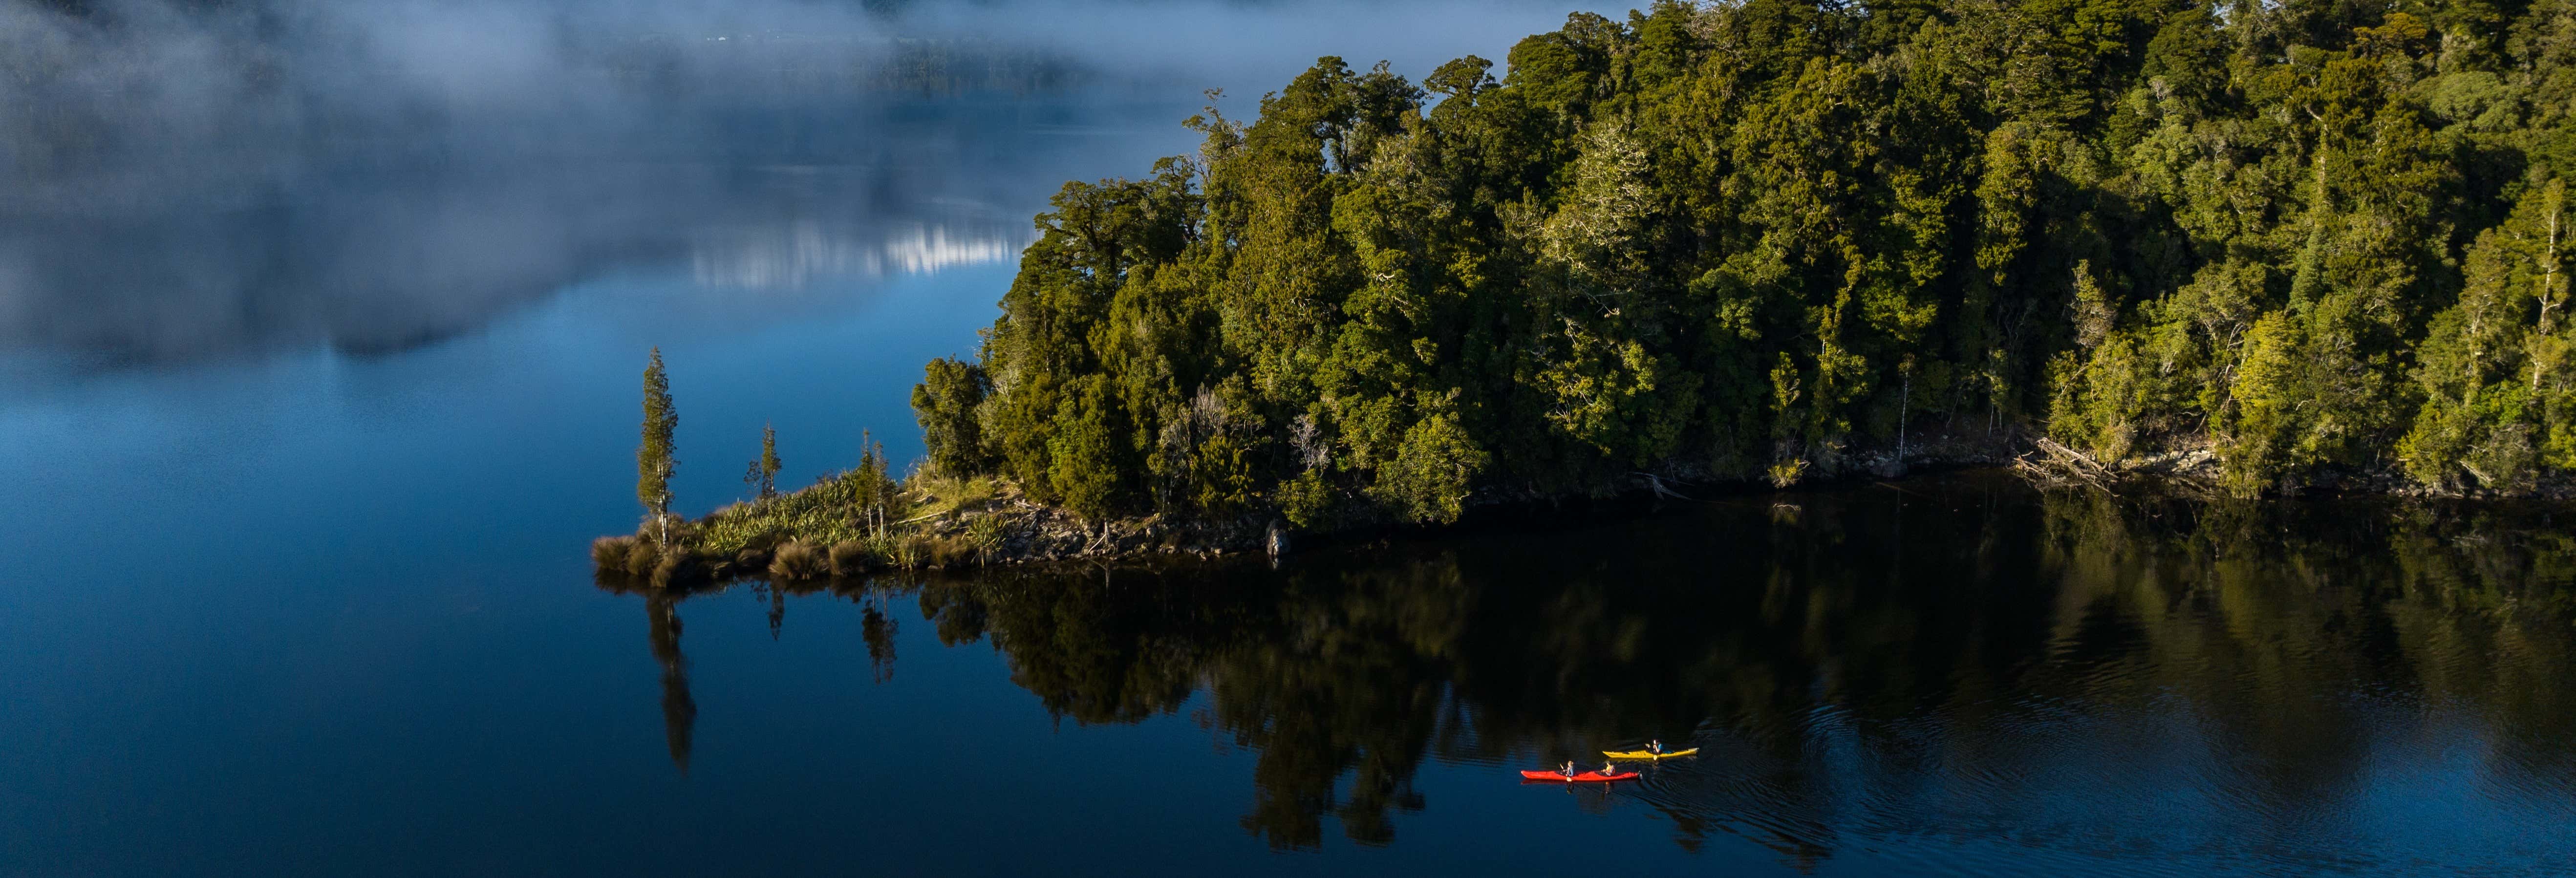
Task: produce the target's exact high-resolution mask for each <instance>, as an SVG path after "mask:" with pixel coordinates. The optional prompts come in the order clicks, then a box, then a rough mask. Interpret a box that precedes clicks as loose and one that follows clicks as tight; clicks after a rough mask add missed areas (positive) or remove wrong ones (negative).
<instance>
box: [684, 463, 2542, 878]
mask: <svg viewBox="0 0 2576 878" xmlns="http://www.w3.org/2000/svg"><path fill="white" fill-rule="evenodd" d="M2558 511H2560V510H2554V509H2553V508H2551V507H2543V506H2451V507H2431V506H2421V505H2405V504H2398V503H2383V502H2354V501H2336V502H2331V503H2328V502H2296V503H2269V504H2260V505H2255V504H2245V505H2226V504H2222V505H2205V504H2198V503H2192V502H2185V501H2180V500H2167V499H2116V498H2109V497H2101V496H2082V495H2063V496H2041V495H2038V494H2035V493H2033V492H2031V491H2029V490H2028V489H2026V488H2024V487H2023V486H2021V485H2020V484H2019V483H2018V482H2014V481H2011V480H2010V479H2008V478H2006V477H2002V476H2000V475H1997V474H1991V473H1967V474H1960V475H1953V476H1945V477H1938V478H1933V479H1926V480H1919V481H1914V482H1908V483H1905V484H1903V485H1882V486H1874V487H1862V488H1850V489H1837V490H1833V491H1824V492H1813V493H1802V494H1788V495H1765V496H1758V497H1742V498H1735V499H1727V500H1720V501H1716V502H1710V503H1702V504H1692V505H1691V506H1690V507H1689V508H1686V509H1682V510H1667V511H1665V512H1664V513H1662V514H1657V515H1653V516H1648V517H1644V518H1640V519H1632V520H1625V521H1618V522H1611V523H1602V524H1594V525H1587V526H1580V527H1572V528H1567V527H1562V526H1560V527H1556V528H1553V529H1493V530H1486V531H1483V532H1478V533H1470V534H1462V535H1457V536H1454V537H1446V538H1439V539H1430V540H1421V541H1411V542H1399V543H1393V544H1375V545H1347V546H1342V547H1338V548H1334V549H1331V550H1328V551H1322V552H1317V553H1314V554H1310V555H1305V556H1299V557H1295V558H1292V559H1290V560H1289V561H1288V562H1287V563H1285V564H1282V565H1280V566H1279V567H1277V568H1275V569H1274V568H1273V567H1271V566H1270V565H1267V564H1261V563H1239V562H1233V563H1209V562H1190V563H1179V564H1169V565H1158V566H1141V567H1133V568H1120V569H1108V570H1104V569H1097V568H1094V569H1052V570H995V571H987V572H984V573H982V574H980V575H973V576H962V577H951V578H930V579H927V580H924V581H920V582H913V583H906V584H902V585H889V584H885V583H845V584H840V585H835V586H832V587H830V590H831V591H832V592H834V593H835V594H838V595H840V596H842V597H846V598H850V599H852V600H854V601H857V602H859V603H860V604H861V605H862V612H863V613H864V614H865V620H864V625H865V628H864V630H865V631H866V632H867V634H866V636H867V641H868V653H869V656H870V660H871V662H872V664H874V665H875V670H876V674H877V677H878V679H880V680H884V679H887V678H888V677H889V676H890V674H891V673H892V664H893V659H894V655H893V649H892V643H893V637H892V632H893V628H894V623H893V621H892V620H891V619H889V618H887V617H886V616H885V615H884V610H883V608H884V599H885V597H887V596H889V595H894V594H906V593H908V594H911V595H913V596H915V597H916V599H917V602H918V606H919V608H920V612H921V615H922V618H923V620H924V621H925V622H926V623H927V624H929V625H931V626H932V627H933V629H934V630H935V632H936V634H937V637H938V639H939V641H940V642H941V643H943V644H946V645H952V646H953V645H958V644H965V643H974V642H989V643H990V644H991V645H993V646H994V647H995V648H997V649H998V650H999V651H1000V652H1001V653H1002V654H1003V655H1004V656H1006V657H1007V660H1008V662H1009V666H1010V669H1011V672H1010V673H1011V682H1012V683H1013V684H1015V685H1017V686H1018V687H1019V688H1021V689H1024V690H1026V691H1027V692H1028V693H1030V694H1031V695H1034V696H1035V697H1036V698H1037V699H1038V701H1039V702H1040V703H1041V704H1042V705H1043V706H1044V707H1045V709H1046V710H1047V711H1048V712H1049V713H1050V714H1051V715H1053V716H1055V717H1057V718H1059V719H1061V718H1071V719H1073V720H1075V721H1076V722H1078V723H1084V724H1119V723H1134V722H1138V721H1142V720H1145V719H1147V718H1151V717H1156V716H1162V715H1169V714H1175V713H1177V712H1179V711H1180V710H1181V709H1182V707H1183V706H1184V705H1185V704H1189V703H1191V702H1192V699H1193V698H1195V697H1198V696H1199V695H1201V694H1202V693H1204V695H1205V696H1206V700H1205V701H1204V702H1202V703H1201V706H1199V707H1197V708H1195V709H1193V711H1192V713H1193V716H1194V717H1195V718H1196V719H1197V720H1198V721H1199V722H1200V724H1201V725H1202V726H1204V727H1205V728H1207V729H1208V730H1209V731H1210V732H1211V733H1212V734H1214V735H1216V736H1218V737H1219V738H1220V739H1222V740H1226V741H1230V742H1232V743H1233V744H1236V745H1238V746H1240V747H1243V748H1245V749H1247V750H1249V751H1251V752H1254V753H1256V754H1257V761H1256V763H1255V767H1254V768H1253V772H1252V777H1251V782H1252V788H1253V791H1254V796H1253V799H1252V802H1253V804H1252V805H1251V807H1250V809H1249V811H1248V813H1246V814H1244V815H1243V817H1242V818H1241V825H1242V826H1243V828H1244V829H1245V830H1246V831H1248V832H1250V833H1253V834H1255V835H1257V836H1258V837H1260V838H1262V839H1263V840H1264V841H1266V842H1267V843H1268V844H1269V845H1271V846H1272V847H1274V848H1283V849H1288V848H1307V847H1314V846H1317V845H1320V844H1321V843H1322V842H1323V840H1324V838H1325V835H1326V832H1327V823H1328V822H1329V823H1333V824H1338V828H1339V831H1340V832H1341V834H1342V835H1344V836H1345V837H1347V838H1348V839H1350V840H1352V841H1354V842H1357V843H1361V844H1370V845H1376V844H1387V843H1390V842H1392V841H1394V840H1395V838H1396V836H1397V830H1398V823H1397V819H1398V815H1400V814H1403V813H1406V812H1416V811H1421V810H1423V809H1425V808H1427V807H1431V806H1432V805H1433V804H1434V803H1433V802H1432V801H1431V800H1430V798H1429V797H1427V796H1426V795H1425V794H1424V792H1423V791H1422V790H1420V789H1417V787H1416V781H1417V777H1419V776H1421V775H1422V769H1423V768H1424V767H1425V764H1426V762H1436V763H1441V764H1450V765H1465V766H1477V767H1479V768H1478V769H1477V770H1479V771H1484V770H1490V771H1492V772H1494V773H1496V774H1500V773H1501V772H1503V771H1504V770H1506V769H1513V768H1522V767H1530V766H1535V765H1541V764H1551V765H1552V764H1555V763H1556V762H1557V761H1560V760H1562V759H1567V758H1573V759H1582V758H1583V757H1584V756H1585V754H1597V753H1598V752H1599V751H1600V750H1602V749H1604V748H1611V747H1620V748H1624V747H1630V746H1634V745H1637V744H1639V743H1641V742H1642V741H1644V740H1645V739H1647V738H1650V737H1660V738H1662V739H1663V740H1664V741H1666V742H1668V743H1670V742H1677V741H1685V740H1686V741H1687V742H1688V744H1686V745H1685V746H1698V747H1701V748H1703V751H1702V755H1701V756H1700V757H1698V758H1697V759H1694V760H1688V761H1680V762H1674V763H1668V764H1665V765H1660V766H1652V767H1648V768H1647V771H1648V773H1649V776H1648V778H1647V780H1646V781H1645V782H1644V783H1642V784H1639V785H1637V786H1636V787H1633V788H1626V789H1622V790H1619V791H1597V790H1576V791H1569V795H1571V796H1573V797H1574V798H1575V799H1576V800H1577V801H1578V803H1580V804H1582V805H1583V806H1584V807H1585V808H1587V809H1595V810H1597V809H1604V808H1608V807H1610V803H1611V800H1612V799H1613V798H1620V799H1628V800H1633V801H1635V802H1638V803H1642V804H1644V805H1645V806H1647V807H1650V808H1652V809H1655V810H1656V811H1658V812H1660V813H1661V814H1662V815H1663V816H1664V818H1665V819H1666V820H1668V821H1669V823H1670V825H1671V826H1672V828H1673V832H1674V834H1675V841H1676V842H1677V843H1678V844H1679V845H1681V846H1682V847H1683V848H1685V849H1690V850H1697V849H1699V848H1700V846H1701V845H1703V844H1704V843H1706V842H1707V841H1708V840H1710V839H1711V838H1712V836H1714V835H1717V834H1721V833H1723V834H1728V835H1732V836H1738V837H1741V838H1743V839H1747V840H1751V841H1755V842H1758V843H1760V844H1762V845H1765V846H1767V847H1769V848H1770V849H1772V850H1773V851H1774V852H1775V853H1776V854H1777V855H1778V857H1779V858H1780V859H1781V861H1782V862H1783V863H1785V864H1788V865H1792V866H1813V865H1815V864H1819V863H1822V862H1824V861H1827V860H1829V859H1832V858H1834V857H1836V856H1837V855H1838V854H1840V853H1842V852H1845V851H1846V850H1848V849H1851V848H1853V847H1855V846H1857V847H1859V848H1862V849H1866V850H1868V851H1871V852H1873V853H1883V852H1884V851H1885V850H1886V849H1888V848H1889V847H1890V845H1891V843H1894V842H1901V841H1904V840H1925V839H1929V840H1935V841H1938V842H1939V843H1940V844H1942V845H1945V846H1949V847H1953V848H1955V847H1961V846H1976V845H1986V846H2000V847H2002V848H2005V849H2009V850H2012V851H2016V852H2017V854H2016V855H2017V856H2019V857H2022V858H2024V859H2023V860H2022V862H2021V867H2022V868H2046V866H2045V864H2046V863H2048V862H2050V858H2066V859H2067V862H2069V863H2071V864H2076V865H2081V864H2083V863H2088V862H2099V861H2100V860H2101V859H2102V858H2112V859H2127V858H2131V857H2141V856H2154V857H2187V858H2201V859H2204V860H2207V861H2210V862H2211V863H2215V864H2219V865H2228V866H2233V867H2236V868H2257V869H2260V868H2273V867H2284V866H2286V867H2292V868H2317V867H2329V866H2362V867H2369V866H2378V867H2391V866H2401V865H2402V863H2403V862H2404V858H2407V857H2429V858H2433V860H2434V861H2446V862H2455V863H2456V862H2459V859H2458V858H2463V857H2465V858H2469V859H2477V858H2482V857H2496V856H2502V857H2514V856H2526V855H2531V852H2533V851H2534V850H2535V848H2537V849H2539V850H2543V851H2552V850H2554V851H2558V852H2560V853H2564V852H2565V851H2566V849H2567V848H2568V844H2567V843H2566V842H2565V841H2564V840H2563V839H2561V837H2562V836H2563V835H2564V834H2565V833H2564V831H2563V829H2561V828H2560V827H2561V826H2563V823H2560V822H2559V821H2563V820H2565V819H2566V818H2567V817H2569V816H2571V815H2576V795H2571V793H2570V791H2571V790H2572V789H2576V751H2571V749H2570V748H2569V746H2568V744H2567V742H2568V741H2569V740H2570V738H2569V735H2570V733H2571V732H2576V690H2571V689H2570V687H2569V686H2568V684H2567V683H2566V679H2567V678H2566V672H2567V671H2568V670H2569V669H2570V668H2571V667H2576V662H2571V659H2576V654H2571V652H2572V651H2571V647H2572V646H2576V643H2571V633H2576V632H2572V631H2571V622H2576V592H2571V580H2576V536H2570V535H2568V534H2566V533H2565V532H2564V531H2562V530H2560V529H2557V528H2555V527H2553V526H2552V524H2553V516H2554V515H2555V514H2557V513H2558ZM645 597H646V606H647V613H648V615H649V616H650V617H651V619H652V620H653V638H652V645H653V655H654V657H655V659H656V660H657V661H659V662H660V663H661V667H662V670H663V679H664V698H663V701H664V705H663V706H664V716H665V718H666V720H667V721H668V722H669V723H670V732H669V734H670V741H671V749H672V754H673V758H674V760H675V761H676V762H677V763H678V764H679V765H680V766H681V767H682V768H683V769H684V770H685V768H686V765H687V753H688V738H689V723H690V721H691V719H692V718H693V717H694V715H695V708H694V707H693V706H692V702H691V701H690V699H689V695H688V690H687V682H686V677H685V668H684V663H683V661H682V659H681V657H680V654H679V648H678V645H679V640H678V634H679V621H678V618H677V615H676V612H675V604H676V603H677V602H678V601H679V600H683V599H685V596H682V595H659V594H647V595H646V596H645ZM784 599H785V595H784V594H779V595H777V596H775V598H774V601H775V602H774V603H773V604H772V607H773V617H772V618H773V621H775V620H776V619H777V618H779V617H778V616H777V615H775V614H776V613H779V612H783V606H784V604H783V601H784ZM1596 758H1597V757H1596ZM2463 762H2465V763H2466V764H2465V766H2463V765H2462V763H2463ZM2428 773H2455V774H2458V775H2459V776H2460V778H2461V783H2460V784H2459V785H2457V786H2456V787H2445V786H2442V785H2440V784H2431V783H2427V782H2425V781H2424V776H2425V775H2426V774H2428ZM2401 781H2403V782H2404V783H2403V784H2400V782H2401ZM2392 784H2398V785H2400V786H2403V787H2405V788H2406V789H2418V790H2420V789H2435V790H2447V791H2446V792H2440V793H2438V795H2440V796H2443V797H2445V798H2443V799H2441V801H2440V802H2439V803H2437V804H2440V805H2441V806H2443V808H2444V809H2445V810H2446V811H2447V812H2453V816H2451V817H2449V818H2448V819H2449V820H2451V821H2453V823H2467V824H2474V828H2470V829H2462V828H2460V826H2457V825H2452V824H2446V823H2442V821H2441V820H2440V819H2436V820H2435V821H2434V824H2422V823H2417V824H2413V825H2411V826H2410V825H2409V823H2408V821H2407V819H2406V818H2405V817H2403V816H2400V815H2401V814H2402V812H2403V811H2404V809H2403V808H2399V807H2397V806H2393V805H2391V804H2390V803H2389V801H2388V800H2389V799H2390V798H2391V797H2402V796H2407V795H2417V793H2409V792H2406V791H2405V790H2404V789H2399V790H2392V789H2390V788H2389V787H2390V785H2392ZM2392 809H2394V810H2392ZM2435 824H2438V825H2435ZM2392 827H2394V834H2391V829H2392ZM2410 832H2411V833H2414V834H2415V835H2414V836H2412V837H2409V836H2408V835H2407V833H2410ZM2525 833H2537V835H2528V836H2526V835H2524V834H2525ZM2516 838H2521V839H2523V840H2522V841H2519V842H2515V843H2514V844H2511V845H2502V844H2496V845H2489V844H2484V843H2482V842H2481V839H2487V840H2497V839H2504V840H2510V839H2516ZM2532 838H2540V839H2561V840H2544V841H2537V842H2534V841H2530V839H2532ZM1895 846H1897V847H1903V846H1904V845H1903V844H1896V845H1895ZM2512 851H2521V852H2523V853H2519V854H2517V853H2512ZM2542 855H2543V856H2547V855H2548V854H2545V853H2544V854H2542ZM2206 864H2207V863H2205V865H2206Z"/></svg>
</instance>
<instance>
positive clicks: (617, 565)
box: [590, 537, 635, 570]
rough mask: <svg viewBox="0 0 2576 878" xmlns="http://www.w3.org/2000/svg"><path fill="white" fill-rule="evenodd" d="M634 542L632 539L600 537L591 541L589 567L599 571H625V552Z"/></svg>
mask: <svg viewBox="0 0 2576 878" xmlns="http://www.w3.org/2000/svg"><path fill="white" fill-rule="evenodd" d="M634 542H635V538H634V537H600V538H599V539H595V540H591V541H590V563H591V565H592V566H594V567H598V568H599V569H601V570H624V569H626V551H627V548H628V547H629V546H630V545H632V544H633V543H634Z"/></svg>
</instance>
